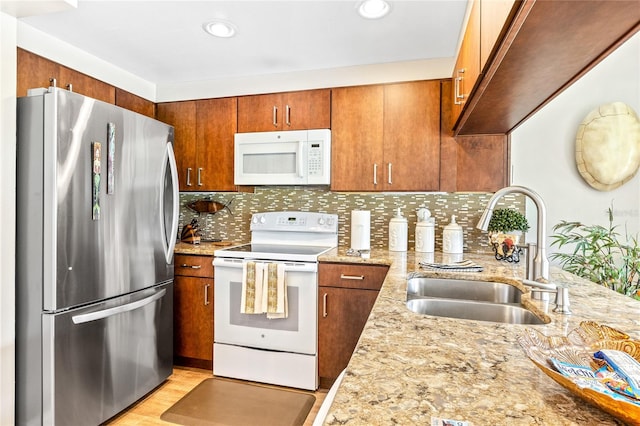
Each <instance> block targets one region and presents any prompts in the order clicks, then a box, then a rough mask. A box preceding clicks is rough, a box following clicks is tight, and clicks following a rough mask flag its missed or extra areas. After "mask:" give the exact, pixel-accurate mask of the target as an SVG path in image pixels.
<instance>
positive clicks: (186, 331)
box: [173, 255, 213, 370]
mask: <svg viewBox="0 0 640 426" xmlns="http://www.w3.org/2000/svg"><path fill="white" fill-rule="evenodd" d="M212 261H213V257H212V256H195V255H176V256H175V271H176V272H175V281H174V294H173V353H174V364H176V365H184V366H188V367H197V368H204V369H209V370H211V369H213V265H212V263H211V262H212Z"/></svg>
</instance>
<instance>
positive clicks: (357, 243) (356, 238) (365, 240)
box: [351, 210, 371, 250]
mask: <svg viewBox="0 0 640 426" xmlns="http://www.w3.org/2000/svg"><path fill="white" fill-rule="evenodd" d="M370 239H371V212H370V211H368V210H352V211H351V248H352V249H354V250H371V242H370Z"/></svg>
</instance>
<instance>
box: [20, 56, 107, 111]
mask: <svg viewBox="0 0 640 426" xmlns="http://www.w3.org/2000/svg"><path fill="white" fill-rule="evenodd" d="M17 56H18V57H17V73H18V81H17V96H18V97H20V96H27V90H29V89H33V88H38V87H45V88H46V87H49V86H51V85H52V84H53V83H52V82H51V79H55V82H56V86H58V87H60V88H62V89H69V90H71V91H73V92H76V93H80V94H81V95H85V96H89V97H91V98H94V99H98V100H101V101H104V102H108V103H110V104H115V102H116V89H115V87H113V86H111V85H109V84H107V83H105V82H103V81H100V80H97V79H95V78H92V77H89V76H88V75H86V74H82V73H80V72H78V71H74V70H72V69H71V68H67V67H65V66H63V65H60V64H58V63H56V62H53V61H50V60H48V59H46V58H43V57H41V56H38V55H36V54H33V53H31V52H28V51H26V50H24V49H20V48H18V49H17Z"/></svg>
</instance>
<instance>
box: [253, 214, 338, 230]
mask: <svg viewBox="0 0 640 426" xmlns="http://www.w3.org/2000/svg"><path fill="white" fill-rule="evenodd" d="M250 228H251V230H252V231H257V230H259V231H296V232H328V233H337V232H338V215H335V214H327V213H314V212H264V213H255V214H253V215H252V216H251V227H250Z"/></svg>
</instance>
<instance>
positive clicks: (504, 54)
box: [454, 0, 640, 135]
mask: <svg viewBox="0 0 640 426" xmlns="http://www.w3.org/2000/svg"><path fill="white" fill-rule="evenodd" d="M483 3H484V2H482V3H481V5H482V4H483ZM487 3H491V2H490V1H488V2H487ZM504 15H505V13H504V11H503V13H502V16H504ZM487 19H488V18H487ZM505 24H506V27H504V28H503V31H501V34H502V36H499V37H498V40H497V44H496V45H495V49H494V51H493V54H491V55H490V57H489V60H488V62H487V64H486V65H485V67H484V68H483V69H482V70H481V72H482V75H481V77H480V79H479V80H478V82H477V84H476V86H475V89H473V90H472V92H471V97H470V98H469V99H466V100H465V105H464V108H463V111H462V114H461V115H460V117H459V118H458V120H457V123H455V132H456V134H459V135H474V134H506V133H509V132H510V131H511V130H513V129H514V128H515V127H516V126H518V125H519V124H520V123H521V122H523V121H524V120H526V119H527V118H528V117H529V116H531V115H532V114H533V113H535V112H536V111H537V110H538V109H540V108H541V107H542V106H544V105H545V104H546V103H547V102H549V101H550V100H552V99H553V98H555V96H557V95H558V94H559V93H561V92H562V91H563V90H564V89H565V88H567V87H569V86H570V85H571V83H573V82H574V81H576V80H577V79H578V78H580V77H581V76H582V75H584V74H585V73H586V72H588V71H589V70H590V69H591V68H593V66H595V65H596V64H597V63H598V62H600V61H601V60H602V59H604V58H605V57H606V56H607V55H608V54H609V53H611V52H612V51H613V50H615V49H616V48H617V47H618V46H620V45H621V44H622V43H623V42H625V41H626V40H627V39H629V37H631V36H632V35H633V34H635V33H636V32H637V31H638V30H639V29H640V7H638V1H637V0H628V1H625V0H620V1H610V0H593V1H561V0H557V1H536V0H524V1H516V2H514V5H513V7H512V9H511V10H510V12H509V13H508V17H507V22H506V23H505ZM483 27H484V22H481V32H482V28H483ZM493 33H494V34H495V29H494V30H493ZM454 77H455V76H454ZM454 119H455V118H454Z"/></svg>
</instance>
